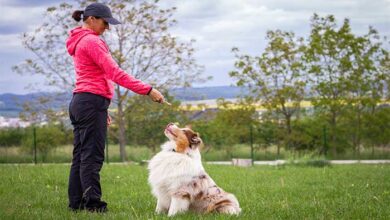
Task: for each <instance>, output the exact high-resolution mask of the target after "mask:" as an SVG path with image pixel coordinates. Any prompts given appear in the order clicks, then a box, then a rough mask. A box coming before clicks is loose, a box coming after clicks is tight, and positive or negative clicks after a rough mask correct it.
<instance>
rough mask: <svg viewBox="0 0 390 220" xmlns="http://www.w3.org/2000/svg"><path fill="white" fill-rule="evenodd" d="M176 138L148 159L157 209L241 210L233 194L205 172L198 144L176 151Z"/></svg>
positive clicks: (181, 210) (170, 210)
mask: <svg viewBox="0 0 390 220" xmlns="http://www.w3.org/2000/svg"><path fill="white" fill-rule="evenodd" d="M175 144H176V143H175V142H173V141H169V142H167V143H165V144H163V145H162V146H161V148H162V151H161V152H159V153H157V154H156V155H155V156H154V157H153V158H152V159H151V160H150V162H149V165H148V169H149V178H148V181H149V184H150V185H151V187H152V193H153V195H154V196H155V197H156V198H157V207H156V212H157V213H162V212H168V215H169V216H173V215H175V214H177V213H180V212H185V211H187V210H189V209H192V210H193V211H197V212H201V213H206V212H211V211H217V212H221V213H227V214H238V213H239V212H240V211H241V209H240V208H239V204H238V201H237V199H236V198H235V197H234V195H233V194H229V193H226V192H224V191H223V190H222V189H220V188H219V187H217V186H216V184H215V182H214V181H213V180H212V179H211V177H209V176H208V175H207V173H206V172H205V170H204V168H203V166H202V161H201V155H200V152H199V148H194V149H191V148H187V149H186V151H185V152H184V153H183V152H182V153H178V152H175V147H176V146H175Z"/></svg>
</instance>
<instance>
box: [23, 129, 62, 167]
mask: <svg viewBox="0 0 390 220" xmlns="http://www.w3.org/2000/svg"><path fill="white" fill-rule="evenodd" d="M32 129H33V127H30V129H29V132H28V133H29V135H28V136H26V137H25V138H24V139H23V140H22V145H23V147H24V150H26V151H32V150H33V146H34V135H33V131H32ZM65 139H66V138H65V134H64V132H63V131H62V130H61V128H59V127H58V126H56V125H45V126H40V127H36V140H35V141H36V146H37V153H38V154H40V155H41V156H42V160H43V161H45V160H46V157H47V155H48V153H49V152H50V151H51V150H53V149H55V148H56V147H58V146H59V145H60V144H64V142H65Z"/></svg>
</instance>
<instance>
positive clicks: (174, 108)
mask: <svg viewBox="0 0 390 220" xmlns="http://www.w3.org/2000/svg"><path fill="white" fill-rule="evenodd" d="M165 97H166V98H167V100H168V101H169V102H171V103H172V105H171V106H168V105H164V106H159V105H156V104H155V103H153V102H152V101H151V100H148V99H144V98H142V97H139V96H137V97H134V99H131V100H129V101H130V102H132V103H130V105H137V106H139V107H137V108H133V109H130V110H129V111H127V112H126V114H125V115H126V123H128V128H129V129H128V130H127V137H128V140H129V142H130V143H132V144H136V145H144V146H146V147H148V148H150V149H152V151H153V152H156V151H157V150H158V148H159V147H160V145H161V144H162V143H163V142H165V141H167V138H166V136H165V135H164V129H165V127H166V125H167V124H168V123H170V122H174V123H175V122H179V123H180V124H181V125H185V124H186V122H187V120H186V117H185V115H184V114H183V112H182V110H181V109H180V108H179V107H180V102H179V101H174V100H173V97H170V96H168V95H165ZM145 112H148V114H145Z"/></svg>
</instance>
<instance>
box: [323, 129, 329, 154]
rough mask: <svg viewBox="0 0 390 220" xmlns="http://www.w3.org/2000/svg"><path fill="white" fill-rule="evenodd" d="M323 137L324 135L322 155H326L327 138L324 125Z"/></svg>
mask: <svg viewBox="0 0 390 220" xmlns="http://www.w3.org/2000/svg"><path fill="white" fill-rule="evenodd" d="M323 133H324V135H323V137H324V155H325V156H326V155H327V153H328V143H327V138H326V125H324V127H323Z"/></svg>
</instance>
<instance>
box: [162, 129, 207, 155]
mask: <svg viewBox="0 0 390 220" xmlns="http://www.w3.org/2000/svg"><path fill="white" fill-rule="evenodd" d="M164 134H165V136H167V138H168V139H169V140H171V141H173V142H175V143H176V149H173V150H174V151H176V152H178V153H187V152H188V151H191V150H195V149H198V148H199V147H200V146H201V145H202V139H200V137H199V134H198V133H196V132H194V131H193V130H191V128H189V127H185V128H179V127H178V126H176V125H175V124H173V123H169V124H168V125H167V126H166V127H165V131H164Z"/></svg>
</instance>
